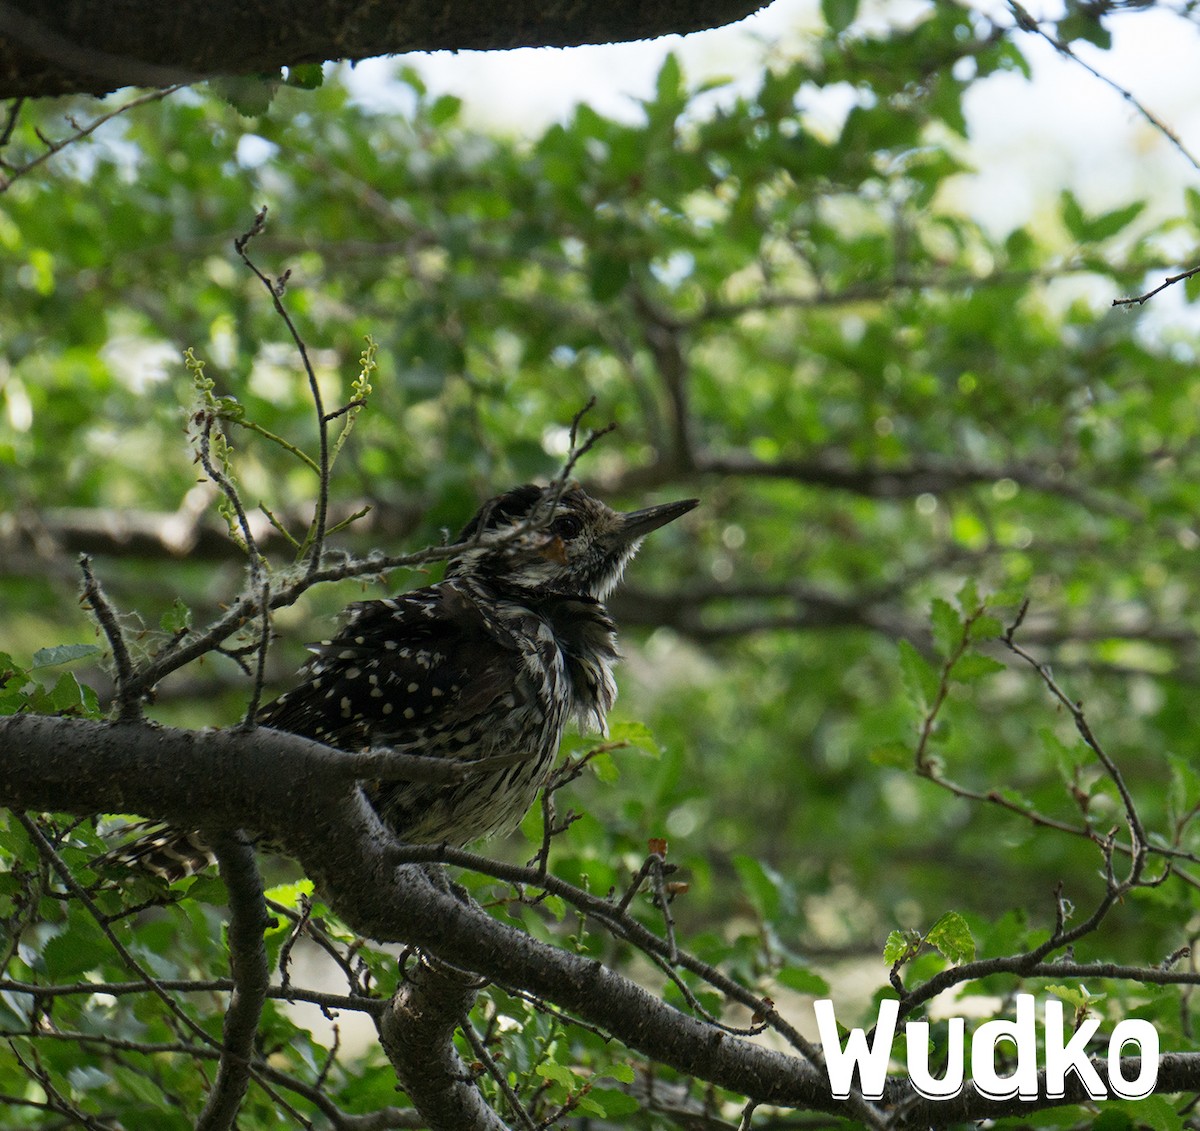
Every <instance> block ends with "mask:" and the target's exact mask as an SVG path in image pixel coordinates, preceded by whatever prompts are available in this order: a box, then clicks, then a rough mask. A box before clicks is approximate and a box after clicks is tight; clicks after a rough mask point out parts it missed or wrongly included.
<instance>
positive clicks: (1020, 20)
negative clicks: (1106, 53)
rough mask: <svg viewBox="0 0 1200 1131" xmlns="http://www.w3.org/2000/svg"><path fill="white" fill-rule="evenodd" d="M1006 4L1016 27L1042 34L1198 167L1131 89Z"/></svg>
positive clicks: (1016, 6) (1013, 5) (1023, 12)
mask: <svg viewBox="0 0 1200 1131" xmlns="http://www.w3.org/2000/svg"><path fill="white" fill-rule="evenodd" d="M1008 7H1009V10H1010V11H1011V12H1012V14H1013V18H1014V19H1015V20H1016V22H1017V26H1018V27H1019V28H1020V29H1021V30H1022V31H1027V32H1031V33H1032V34H1034V35H1038V36H1041V38H1042V39H1044V40H1045V41H1046V42H1047V43H1049V44H1050V46H1051V47H1053V48H1054V50H1055V51H1057V52H1058V53H1059V54H1060V55H1062V56H1064V57H1065V58H1067V59H1070V60H1071V61H1072V62H1075V63H1078V64H1079V65H1080V66H1081V67H1082V68H1083V69H1084V70H1085V71H1087V72H1088V74H1090V75H1092V76H1093V77H1094V78H1098V79H1099V80H1100V81H1101V82H1102V83H1104V84H1105V86H1108V87H1110V88H1111V89H1112V90H1115V91H1116V92H1117V93H1118V94H1119V95H1120V96H1121V97H1122V98H1123V99H1125V101H1126V102H1128V103H1129V105H1130V106H1132V107H1133V108H1134V109H1135V110H1136V111H1137V112H1138V113H1139V114H1140V115H1141V116H1142V117H1143V118H1145V120H1146V121H1147V122H1149V123H1150V125H1151V126H1153V127H1154V128H1155V129H1156V130H1157V131H1158V132H1159V133H1160V134H1162V135H1163V137H1165V138H1166V139H1167V140H1168V141H1169V142H1170V143H1171V144H1172V145H1173V146H1174V147H1175V149H1177V150H1178V151H1179V153H1180V154H1182V155H1183V157H1184V158H1185V159H1186V160H1187V161H1188V163H1189V164H1190V165H1191V166H1192V168H1193V169H1196V170H1200V160H1197V159H1196V157H1195V156H1194V155H1193V154H1192V153H1191V152H1190V151H1189V150H1188V148H1187V147H1186V146H1185V145H1184V144H1183V142H1182V141H1181V140H1180V138H1179V135H1178V134H1177V133H1175V131H1174V130H1172V129H1171V127H1170V126H1168V125H1167V124H1166V122H1164V121H1162V119H1161V118H1158V117H1156V116H1155V115H1154V114H1153V113H1152V112H1151V111H1150V110H1149V109H1148V108H1147V107H1146V106H1144V105H1143V104H1142V103H1141V102H1140V101H1138V98H1137V96H1136V95H1135V94H1134V93H1133V92H1132V91H1130V90H1127V89H1126V88H1125V87H1123V86H1122V85H1121V84H1120V83H1119V82H1117V81H1116V80H1115V79H1110V78H1109V77H1108V76H1107V75H1105V74H1103V73H1102V72H1100V71H1098V70H1096V68H1095V67H1093V66H1092V65H1091V64H1090V63H1089V62H1087V61H1086V60H1085V59H1082V58H1080V57H1079V56H1078V55H1076V54H1075V52H1074V51H1073V50H1072V49H1071V45H1070V44H1069V43H1067V42H1065V41H1064V40H1061V39H1059V38H1058V37H1057V36H1055V35H1051V34H1050V33H1049V32H1048V31H1046V30H1045V29H1044V28H1043V27H1042V26H1041V24H1039V23H1038V21H1037V20H1036V19H1034V18H1033V16H1031V15H1030V14H1029V12H1027V11H1026V10H1025V9H1024V8H1023V7H1022V6H1021V5H1020V4H1019V3H1017V0H1008Z"/></svg>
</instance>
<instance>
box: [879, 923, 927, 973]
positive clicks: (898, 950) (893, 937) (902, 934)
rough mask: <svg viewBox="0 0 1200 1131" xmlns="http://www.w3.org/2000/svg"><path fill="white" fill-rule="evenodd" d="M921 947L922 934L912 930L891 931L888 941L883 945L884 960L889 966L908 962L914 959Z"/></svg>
mask: <svg viewBox="0 0 1200 1131" xmlns="http://www.w3.org/2000/svg"><path fill="white" fill-rule="evenodd" d="M920 945H921V934H920V932H919V931H914V930H913V929H912V928H907V929H905V930H903V931H889V932H888V937H887V941H886V942H885V943H884V944H883V960H884V962H886V963H887V964H888V965H889V966H895V965H896V963H897V962H907V961H908V960H909V959H910V958H912V957H913V956H914V955H915V954H916V953H917V950H918V949H919V948H920Z"/></svg>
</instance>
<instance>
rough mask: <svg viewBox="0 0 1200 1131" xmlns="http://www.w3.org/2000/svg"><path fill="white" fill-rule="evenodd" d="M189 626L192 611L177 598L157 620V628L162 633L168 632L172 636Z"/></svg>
mask: <svg viewBox="0 0 1200 1131" xmlns="http://www.w3.org/2000/svg"><path fill="white" fill-rule="evenodd" d="M191 625H192V610H191V609H189V608H188V607H187V605H185V604H184V603H183V601H182V600H181V599H180V598H179V597H176V598H175V600H174V602H172V604H171V607H170V608H169V609H168V610H167V611H166V612H165V613H163V615H162V616H161V617H159V619H158V627H159V628H161V629H162V630H163V632H169V633H171V634H172V635H174V634H175V633H176V632H182V631H183V630H184V629H185V628H190V627H191Z"/></svg>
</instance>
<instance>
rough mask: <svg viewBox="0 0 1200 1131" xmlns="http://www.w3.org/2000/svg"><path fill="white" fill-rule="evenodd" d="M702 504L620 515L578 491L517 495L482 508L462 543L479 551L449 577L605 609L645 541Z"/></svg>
mask: <svg viewBox="0 0 1200 1131" xmlns="http://www.w3.org/2000/svg"><path fill="white" fill-rule="evenodd" d="M698 502H699V500H698V499H683V500H681V501H679V502H677V503H663V504H661V505H659V506H655V507H646V508H645V509H644V510H637V511H629V512H626V513H622V512H620V511H615V510H613V509H612V508H611V507H608V506H606V505H605V504H604V503H602V502H601V501H600V500H599V499H594V498H592V496H591V495H589V494H587V493H586V492H585V491H584V490H582V489H581V488H579V487H574V486H573V487H570V488H568V489H567V490H565V491H563V492H562V494H561V495H560V497H559V498H558V499H557V500H555V498H554V490H553V488H542V487H535V486H533V485H531V484H526V485H525V486H522V487H514V488H513V489H512V490H511V491H507V492H505V493H504V494H503V495H498V496H497V497H496V498H494V499H490V500H488V502H486V503H484V505H483V506H482V507H481V508H480V509H479V512H478V513H477V514H476V515H475V517H474V518H473V519H471V521H470V522H469V523H467V525H466V527H465V528H464V529H463V531H462V533H461V534H460V535H459V537H458V540H459V541H460V542H474V543H475V544H474V545H472V546H470V547H469V548H468V549H466V550H464V551H463V552H462V553H461V554H460V555H459V556H458V557H456V558H453V559H452V560H451V562H450V566H449V568H448V569H447V570H446V576H447V577H455V576H458V577H465V576H475V577H478V578H480V579H481V580H486V581H488V582H490V583H491V584H492V585H494V586H496V587H497V588H498V589H501V590H506V591H507V590H515V591H520V592H545V593H564V594H574V595H582V596H589V597H593V598H595V599H596V600H598V601H602V600H603V599H604V598H605V597H606V596H607V595H608V594H609V593H611V592H612V590H613V588H614V587H615V586H616V584H617V583H618V582H619V581H620V580H621V574H622V572H623V571H624V569H625V566H626V564H627V563H628V562H629V559H630V558H632V557H633V555H634V554H635V553H637V549H638V547H639V546H640V545H641V543H642V539H643V538H644V537H645V536H646V535H647V534H649V533H650V532H651V531H653V530H657V529H658V528H659V527H660V526H665V525H666V524H667V523H668V522H672V521H674V520H675V519H677V518H679V517H680V515H684V514H687V512H688V511H690V510H691V509H692V508H693V507H694V506H696V504H697V503H698ZM522 527H526V529H524V530H522V531H521V532H520V533H515V534H514V532H515V531H518V530H521V528H522Z"/></svg>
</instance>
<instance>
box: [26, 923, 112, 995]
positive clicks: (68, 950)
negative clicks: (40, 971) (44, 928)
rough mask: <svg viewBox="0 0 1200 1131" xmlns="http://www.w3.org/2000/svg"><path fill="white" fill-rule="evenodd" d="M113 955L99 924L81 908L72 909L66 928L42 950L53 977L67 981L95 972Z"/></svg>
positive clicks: (47, 969)
mask: <svg viewBox="0 0 1200 1131" xmlns="http://www.w3.org/2000/svg"><path fill="white" fill-rule="evenodd" d="M112 954H113V949H112V944H111V943H110V942H109V941H108V939H107V938H105V937H104V933H103V932H102V931H101V930H100V928H99V927H98V926H97V925H96V921H95V920H94V919H93V918H92V917H91V916H90V915H88V914H87V913H86V912H84V911H83V909H82V908H73V909H72V911H71V916H70V919H69V921H68V926H67V929H66V930H65V931H63V933H62V934H60V935H55V936H54V937H53V938H52V939H50V940H49V942H47V943H46V945H45V946H44V947H43V948H42V961H43V962H44V963H45V964H46V973H47V974H49V975H50V977H52V978H62V979H66V978H75V977H78V976H79V975H80V974H83V973H85V972H86V971H88V970H94V969H95V968H96V967H97V966H99V965H100V963H101V962H103V961H104V960H105V959H106V958H108V957H110V956H111V955H112Z"/></svg>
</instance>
